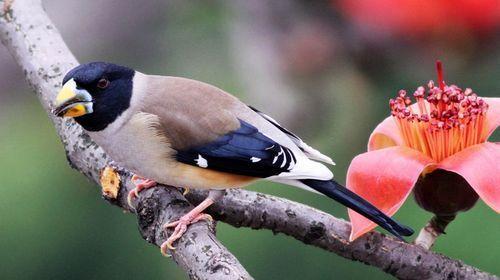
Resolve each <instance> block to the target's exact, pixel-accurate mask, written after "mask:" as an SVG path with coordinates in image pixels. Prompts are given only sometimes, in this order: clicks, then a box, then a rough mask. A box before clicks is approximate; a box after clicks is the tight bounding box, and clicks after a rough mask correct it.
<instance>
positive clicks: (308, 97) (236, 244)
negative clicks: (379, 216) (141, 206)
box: [0, 0, 500, 279]
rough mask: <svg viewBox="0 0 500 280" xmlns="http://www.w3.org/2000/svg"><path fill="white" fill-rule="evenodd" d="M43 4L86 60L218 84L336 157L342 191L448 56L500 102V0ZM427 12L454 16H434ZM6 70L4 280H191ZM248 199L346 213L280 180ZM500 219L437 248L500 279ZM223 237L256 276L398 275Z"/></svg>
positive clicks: (478, 223) (0, 86)
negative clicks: (380, 126) (376, 137)
mask: <svg viewBox="0 0 500 280" xmlns="http://www.w3.org/2000/svg"><path fill="white" fill-rule="evenodd" d="M44 2H45V6H46V9H47V12H48V13H49V15H50V16H51V17H52V19H53V20H54V21H55V24H56V26H57V27H58V28H59V29H60V31H61V33H62V34H63V37H64V38H65V39H66V41H67V43H68V45H69V46H70V48H71V49H72V50H73V52H74V54H75V55H76V56H77V57H78V59H79V60H80V61H81V62H87V61H93V60H106V61H112V62H116V63H120V64H124V65H128V66H131V67H134V68H136V69H138V70H140V71H142V72H146V73H155V74H161V75H176V76H184V77H189V78H194V79H198V80H202V81H205V82H208V83H211V84H214V85H217V86H219V87H221V88H223V89H225V90H227V91H229V92H231V93H233V94H235V95H237V96H239V97H240V98H241V99H243V100H244V101H245V102H247V103H249V104H252V105H254V106H256V107H257V108H260V109H262V110H263V111H265V112H267V113H269V114H270V115H272V116H275V117H276V119H278V120H279V121H280V122H281V123H282V124H285V125H286V126H287V127H289V128H291V129H292V130H293V131H295V132H297V134H299V135H301V136H302V137H303V138H304V139H305V140H307V142H308V143H309V144H311V145H312V146H315V147H317V148H319V149H320V150H321V151H323V152H324V153H325V154H327V155H331V156H332V157H333V158H334V160H335V161H336V162H337V166H335V167H333V170H334V173H335V174H336V178H337V179H338V180H340V181H341V182H344V181H345V173H346V170H347V167H348V165H349V163H350V160H351V159H352V158H353V157H354V156H355V155H356V154H359V153H362V152H364V151H365V149H366V142H367V139H368V136H369V134H370V132H371V130H372V129H373V128H374V127H375V126H376V124H377V123H378V122H380V121H381V120H382V119H383V118H384V117H385V116H387V115H388V113H389V109H388V99H389V98H390V97H392V96H394V95H395V94H396V93H397V91H398V90H399V89H401V88H407V89H408V90H413V89H414V88H416V87H417V86H418V85H421V84H425V83H426V82H427V81H428V80H429V79H434V77H435V72H434V61H435V59H436V58H439V59H441V60H442V61H443V62H444V65H445V71H446V72H445V79H446V80H447V81H449V82H453V83H456V84H457V85H459V86H463V87H471V88H473V89H474V90H475V91H476V92H478V93H479V94H480V95H483V96H498V91H499V88H500V86H499V85H500V84H499V82H498V77H499V74H500V71H499V70H500V44H499V43H500V35H499V32H498V31H499V22H500V11H499V4H498V2H496V0H493V2H492V1H488V0H485V1H474V2H475V3H476V4H474V5H472V6H467V5H470V3H469V2H471V1H458V2H455V3H461V4H458V5H456V6H454V7H453V8H450V7H449V6H442V5H444V4H443V3H448V2H450V1H420V2H425V3H426V4H425V5H423V6H421V5H420V4H416V2H419V1H406V0H405V1H399V2H398V1H387V0H370V1H367V2H366V3H371V4H373V5H372V6H370V5H361V6H356V4H353V2H356V1H349V0H346V1H299V0H293V1H292V0H283V1H271V0H267V1H264V0H255V1H243V0H241V1H229V0H228V1H180V0H178V1H160V0H154V1H133V0H123V1H118V0H113V1H84V2H82V1H63V0H47V1H44ZM358 2H359V1H358ZM361 2H362V1H361ZM420 2H419V3H420ZM441 2H442V3H441ZM388 3H389V4H390V8H388V7H389V6H387V5H389V4H388ZM432 3H434V4H432ZM436 3H441V4H439V5H441V6H439V5H437V4H436ZM467 3H469V4H467ZM495 3H496V5H495ZM492 4H493V5H492ZM411 5H416V6H411ZM460 5H462V6H463V7H462V6H460ZM488 5H489V6H488ZM492 10H493V12H492ZM429 11H433V13H431V15H434V14H436V13H437V14H438V16H440V18H438V20H437V21H432V20H431V19H429V18H428V15H427V14H428V13H429ZM415 14H416V15H418V16H416V17H417V20H415V19H414V18H415ZM444 15H447V16H444ZM450 15H451V16H450ZM469 18H470V19H469ZM388 19H389V20H388ZM429 21H431V23H432V24H429ZM0 75H1V77H2V79H1V80H0V173H1V181H0V182H1V188H2V195H0V275H1V276H0V277H1V278H2V279H35V278H36V279H140V278H141V279H185V278H186V276H185V274H184V273H183V272H182V271H181V270H180V269H178V268H177V267H176V265H175V264H174V262H173V261H172V260H170V259H166V258H163V257H161V255H160V253H159V250H158V248H156V247H153V246H151V245H149V244H147V243H146V242H145V241H144V240H142V238H141V237H140V235H139V233H138V231H137V225H136V219H135V217H134V216H133V215H130V214H124V213H123V212H122V211H121V210H120V209H119V208H116V207H114V206H111V205H110V204H108V203H106V202H105V201H104V200H102V199H101V197H100V191H99V188H97V187H96V186H95V185H94V184H92V183H90V182H89V181H88V180H86V179H85V177H84V176H83V175H81V174H79V173H78V172H76V171H74V170H72V169H70V167H69V166H68V164H67V162H66V159H65V155H64V150H63V147H62V145H61V143H60V141H59V139H58V138H57V136H56V133H55V131H54V128H53V127H52V125H51V123H50V122H49V120H48V118H47V117H46V114H45V112H44V111H43V110H42V109H41V106H40V105H39V103H38V100H37V99H36V97H35V95H34V94H33V92H32V91H31V90H30V89H29V88H28V87H27V85H26V84H25V82H24V80H23V75H22V73H21V71H20V69H19V67H18V66H17V65H16V64H15V62H14V60H13V59H12V58H11V57H10V55H9V54H8V53H7V52H6V51H5V49H4V48H2V47H0ZM498 134H499V133H498V132H496V134H495V135H494V140H495V141H499V140H500V137H499V135H498ZM479 168H480V167H478V169H479ZM499 187H500V186H499ZM249 189H251V190H255V191H260V192H265V193H270V194H274V195H278V196H282V197H286V198H289V199H292V200H296V201H299V202H302V203H305V204H309V205H312V206H314V207H317V208H318V209H321V210H324V211H326V212H329V213H331V214H333V215H335V216H338V217H343V218H346V217H347V214H346V209H345V208H344V207H341V206H339V205H337V204H335V203H333V202H332V201H330V200H328V199H326V198H324V197H320V196H317V195H315V194H311V193H307V192H305V191H302V190H298V189H294V188H288V187H283V186H280V185H278V184H267V183H259V184H255V185H253V186H251V187H250V188H249ZM430 217H431V215H430V214H429V213H426V212H424V211H423V210H421V209H419V208H418V207H417V206H416V204H415V203H414V201H413V199H409V200H408V201H407V202H406V203H405V204H404V206H403V207H402V209H401V210H400V211H399V212H398V213H397V215H396V218H397V219H399V220H401V221H404V222H405V223H406V224H408V225H410V226H412V227H413V228H415V229H417V230H418V229H420V228H421V227H422V226H423V225H424V224H425V223H426V222H427V221H428V219H429V218H430ZM498 222H499V219H498V215H497V214H495V213H494V211H493V210H491V209H490V208H488V207H487V206H486V205H485V204H484V203H483V202H481V201H480V202H478V203H477V205H476V206H475V207H474V208H473V209H472V210H470V211H469V212H467V213H464V214H461V215H459V216H458V218H457V219H456V220H455V221H454V222H453V223H452V224H451V225H450V226H449V228H448V233H447V234H446V235H445V236H443V237H442V238H440V239H439V240H438V241H437V244H436V245H435V247H434V250H435V251H437V252H440V253H443V254H445V255H447V256H450V257H452V258H457V259H462V260H463V261H465V262H466V263H467V264H470V265H474V266H477V267H479V268H480V269H483V270H486V271H489V272H491V273H494V274H497V275H498V274H500V266H499V265H498V263H499V262H498V258H500V254H499V252H500V250H499V249H500V241H499V238H498V233H499V232H500V225H499V223H498ZM218 237H219V238H220V240H221V241H222V242H223V243H224V244H225V245H226V246H227V247H228V248H229V249H230V250H231V251H232V252H233V253H234V254H235V255H236V256H237V257H238V259H239V260H240V261H241V262H242V264H243V265H244V266H245V267H246V268H247V269H248V270H249V272H250V273H251V274H252V275H253V276H254V277H256V278H257V279H303V278H308V279H332V278H336V279H365V278H370V279H388V278H391V277H390V276H388V275H387V274H385V273H383V272H381V271H379V270H378V269H376V268H373V267H369V266H366V265H364V264H361V263H357V262H352V261H349V260H346V259H343V258H340V257H338V256H336V255H334V254H333V253H328V252H325V251H323V250H320V249H317V248H314V247H311V246H306V245H304V244H302V243H301V242H298V241H296V240H294V239H292V238H289V237H286V236H283V235H273V234H272V233H271V232H270V231H265V230H250V229H245V228H239V229H236V228H232V227H230V226H227V225H225V224H219V225H218Z"/></svg>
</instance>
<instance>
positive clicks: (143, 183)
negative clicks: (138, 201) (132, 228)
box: [127, 174, 156, 210]
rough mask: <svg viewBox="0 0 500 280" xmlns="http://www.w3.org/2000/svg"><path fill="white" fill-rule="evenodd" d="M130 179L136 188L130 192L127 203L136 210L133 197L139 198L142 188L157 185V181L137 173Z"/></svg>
mask: <svg viewBox="0 0 500 280" xmlns="http://www.w3.org/2000/svg"><path fill="white" fill-rule="evenodd" d="M130 180H131V181H132V183H133V184H134V185H135V188H134V189H132V190H130V191H129V192H128V195H127V203H128V205H129V206H130V208H132V209H134V210H135V207H134V205H133V203H132V201H133V199H135V198H138V197H139V193H140V192H141V191H142V190H144V189H148V188H151V187H154V186H156V182H155V181H153V180H150V179H145V178H143V177H141V176H138V175H135V174H134V175H133V176H132V178H131V179H130Z"/></svg>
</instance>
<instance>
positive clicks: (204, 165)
mask: <svg viewBox="0 0 500 280" xmlns="http://www.w3.org/2000/svg"><path fill="white" fill-rule="evenodd" d="M194 161H196V164H198V166H199V167H201V168H207V167H208V162H207V160H206V159H205V158H203V157H202V156H201V155H198V158H197V159H195V160H194Z"/></svg>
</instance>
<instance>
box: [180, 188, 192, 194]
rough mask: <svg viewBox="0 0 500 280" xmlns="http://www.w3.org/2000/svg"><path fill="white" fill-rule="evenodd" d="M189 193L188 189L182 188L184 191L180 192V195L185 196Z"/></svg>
mask: <svg viewBox="0 0 500 280" xmlns="http://www.w3.org/2000/svg"><path fill="white" fill-rule="evenodd" d="M189 192H190V189H189V188H184V191H183V192H182V195H184V196H185V195H186V194H188V193H189Z"/></svg>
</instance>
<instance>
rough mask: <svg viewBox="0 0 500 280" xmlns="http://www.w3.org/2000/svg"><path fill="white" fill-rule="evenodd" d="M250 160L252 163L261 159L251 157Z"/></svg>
mask: <svg viewBox="0 0 500 280" xmlns="http://www.w3.org/2000/svg"><path fill="white" fill-rule="evenodd" d="M250 160H251V161H252V162H259V161H261V160H262V159H261V158H258V157H251V158H250Z"/></svg>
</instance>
